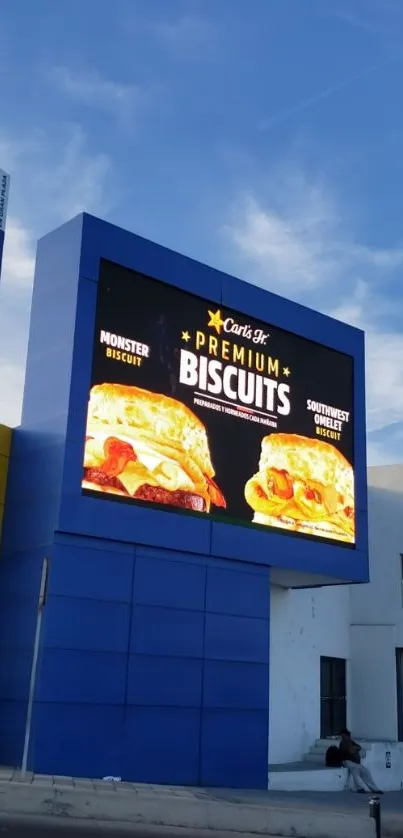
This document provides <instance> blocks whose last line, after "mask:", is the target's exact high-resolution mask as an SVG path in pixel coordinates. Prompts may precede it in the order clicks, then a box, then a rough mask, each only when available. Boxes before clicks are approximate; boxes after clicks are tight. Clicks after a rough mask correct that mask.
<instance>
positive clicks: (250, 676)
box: [203, 624, 269, 712]
mask: <svg viewBox="0 0 403 838" xmlns="http://www.w3.org/2000/svg"><path fill="white" fill-rule="evenodd" d="M266 628H267V629H268V624H266ZM203 706H204V707H206V708H207V707H209V708H210V707H213V708H215V709H220V708H221V709H224V708H225V709H234V708H236V709H240V710H264V711H265V712H267V708H268V706H269V678H268V668H267V664H261V663H239V662H237V661H228V660H225V661H221V660H220V661H213V660H206V661H205V664H204V678H203Z"/></svg>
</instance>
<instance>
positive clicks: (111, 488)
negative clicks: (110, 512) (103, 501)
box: [82, 384, 226, 512]
mask: <svg viewBox="0 0 403 838" xmlns="http://www.w3.org/2000/svg"><path fill="white" fill-rule="evenodd" d="M82 487H83V488H84V489H91V490H93V491H94V490H95V491H99V492H106V493H108V494H115V495H119V496H122V497H126V498H134V499H135V500H143V501H147V502H154V503H158V504H168V505H169V506H175V507H178V508H182V509H190V510H194V511H196V512H209V511H210V506H211V504H214V505H215V506H219V507H225V506H226V502H225V498H224V496H223V494H222V492H221V491H220V489H219V488H218V486H217V484H216V483H215V481H214V468H213V465H212V462H211V457H210V450H209V444H208V438H207V433H206V428H205V427H204V425H203V424H202V422H201V421H200V419H198V417H197V416H196V415H195V414H194V413H193V412H192V411H191V410H190V409H189V408H188V407H186V405H184V404H182V403H181V402H179V401H176V400H175V399H172V398H169V397H168V396H164V395H160V394H158V393H152V392H150V391H148V390H142V389H140V388H139V387H130V386H126V385H122V384H98V385H96V386H94V387H93V388H92V390H91V393H90V399H89V404H88V414H87V432H86V440H85V451H84V478H83V482H82Z"/></svg>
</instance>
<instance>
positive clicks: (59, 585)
mask: <svg viewBox="0 0 403 838" xmlns="http://www.w3.org/2000/svg"><path fill="white" fill-rule="evenodd" d="M103 545H104V546H103V549H102V550H99V549H98V550H97V549H93V547H92V545H91V547H89V546H87V547H82V546H81V547H80V546H74V545H69V544H66V543H60V544H57V545H55V547H54V549H53V556H52V565H51V574H50V580H49V592H50V593H52V594H54V595H55V596H64V597H77V598H78V597H84V598H85V599H86V600H87V599H95V600H108V601H110V602H117V603H119V602H131V598H132V586H133V574H134V549H133V547H132V546H129V547H128V549H127V550H124V549H123V548H124V545H116V544H114V543H113V542H109V543H108V542H103Z"/></svg>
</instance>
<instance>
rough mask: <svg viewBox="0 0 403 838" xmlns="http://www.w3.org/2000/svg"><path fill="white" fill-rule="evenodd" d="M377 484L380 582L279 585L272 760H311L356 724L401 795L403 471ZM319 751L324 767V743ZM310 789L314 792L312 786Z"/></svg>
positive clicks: (386, 473) (374, 508)
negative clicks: (305, 586) (326, 739)
mask: <svg viewBox="0 0 403 838" xmlns="http://www.w3.org/2000/svg"><path fill="white" fill-rule="evenodd" d="M368 483H369V487H368V493H369V497H368V502H369V546H370V578H371V581H370V583H369V584H368V585H357V586H351V587H348V586H346V587H334V588H316V589H313V588H311V589H306V590H294V591H291V590H284V589H282V588H275V587H273V588H272V596H271V608H272V611H271V660H270V678H271V688H270V705H271V706H270V741H269V762H270V764H271V765H273V764H280V763H282V764H284V763H296V762H302V761H305V763H306V755H307V754H308V753H309V751H310V750H311V749H312V747H313V746H314V745H315V742H316V740H319V739H321V738H324V737H327V736H330V735H332V734H334V735H336V734H337V733H338V732H339V730H340V728H341V727H343V726H344V724H347V726H348V727H349V728H351V730H352V731H353V735H354V736H355V737H356V738H358V739H360V740H364V741H365V742H366V743H367V746H366V747H367V750H368V760H370V761H371V759H372V763H371V765H372V769H374V764H373V763H374V760H375V753H376V759H377V760H378V762H379V760H380V761H381V762H382V766H380V765H378V773H379V771H380V769H381V767H383V768H385V770H388V771H389V773H388V774H387V781H388V782H389V784H390V783H391V782H392V780H391V774H392V773H393V776H394V785H395V786H396V787H397V788H400V787H402V784H403V744H402V745H399V744H397V743H399V742H402V740H403V559H402V554H403V465H401V466H398V465H397V466H380V467H374V468H370V469H369V470H368ZM352 561H354V555H353V554H352ZM344 673H345V675H344ZM332 681H333V683H332ZM343 681H345V683H343ZM343 719H344V722H343ZM370 743H372V745H371V744H370ZM316 753H317V754H318V757H319V759H320V760H321V762H322V764H323V756H324V746H323V747H322V748H320V747H319V746H317V747H316ZM371 753H372V757H371ZM388 755H389V756H388ZM310 759H311V760H312V761H313V759H314V757H313V755H312V752H311V755H310ZM390 762H392V766H391V768H392V771H391V770H390V767H389V763H390ZM368 764H369V763H368ZM284 767H285V766H284ZM306 767H307V766H306ZM313 767H314V768H315V765H313ZM290 770H291V766H290ZM322 773H323V772H322ZM325 773H327V772H325ZM279 776H280V775H279ZM285 776H286V775H285V773H283V774H282V777H283V778H285ZM301 777H302V773H301V772H300V778H301ZM294 780H295V778H294ZM301 782H302V781H301ZM304 782H305V786H304V785H303V783H302V787H305V788H307V787H308V786H307V785H306V783H307V782H309V781H307V779H306V778H305V780H304ZM311 782H312V781H311ZM313 782H314V786H315V787H316V783H317V780H315V781H313ZM323 782H324V780H323V779H322V778H321V780H320V782H319V786H318V787H320V788H321V787H323ZM326 782H327V783H329V779H327V781H326ZM321 783H322V785H321ZM291 785H292V784H291ZM294 785H295V783H294ZM339 785H340V784H339ZM384 785H385V783H384ZM277 787H278V788H280V787H281V783H280V781H278V782H277Z"/></svg>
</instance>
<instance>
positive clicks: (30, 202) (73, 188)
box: [0, 126, 112, 425]
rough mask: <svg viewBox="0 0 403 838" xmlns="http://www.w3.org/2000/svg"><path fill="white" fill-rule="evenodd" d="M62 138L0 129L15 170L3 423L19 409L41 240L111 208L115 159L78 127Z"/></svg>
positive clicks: (4, 318) (6, 268)
mask: <svg viewBox="0 0 403 838" xmlns="http://www.w3.org/2000/svg"><path fill="white" fill-rule="evenodd" d="M61 134H62V138H60V137H59V138H52V140H51V139H50V138H48V137H45V136H44V135H41V134H35V135H34V136H32V137H30V138H27V139H25V140H24V141H23V142H18V140H16V138H15V137H13V136H6V135H4V134H3V135H0V151H1V159H2V164H3V165H4V167H5V168H6V169H7V171H9V172H10V174H11V190H10V204H9V217H8V219H7V226H6V238H5V248H4V258H3V271H2V278H1V285H0V299H1V305H0V378H1V382H2V399H1V406H0V422H5V423H6V424H10V425H16V424H18V423H19V420H20V414H21V401H22V390H23V381H24V368H25V359H26V351H27V340H28V327H29V313H30V303H31V295H32V281H33V273H34V261H35V248H36V239H37V238H38V237H39V236H41V235H43V234H44V233H46V232H48V231H49V230H51V229H52V228H53V227H55V226H57V225H58V224H61V223H63V222H64V221H66V220H67V219H68V218H71V217H72V216H74V215H76V214H77V213H78V212H81V211H82V210H87V211H89V212H94V213H98V214H102V215H103V216H105V214H106V212H107V210H108V197H109V199H110V198H111V195H112V193H111V190H110V188H109V173H110V161H109V159H108V158H107V157H106V156H105V155H99V154H93V153H91V152H90V151H89V149H88V146H87V144H86V139H85V136H84V134H83V132H82V131H81V130H80V129H79V128H78V127H74V126H73V127H71V128H70V129H68V130H67V129H66V131H64V130H63V131H62V132H61Z"/></svg>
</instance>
